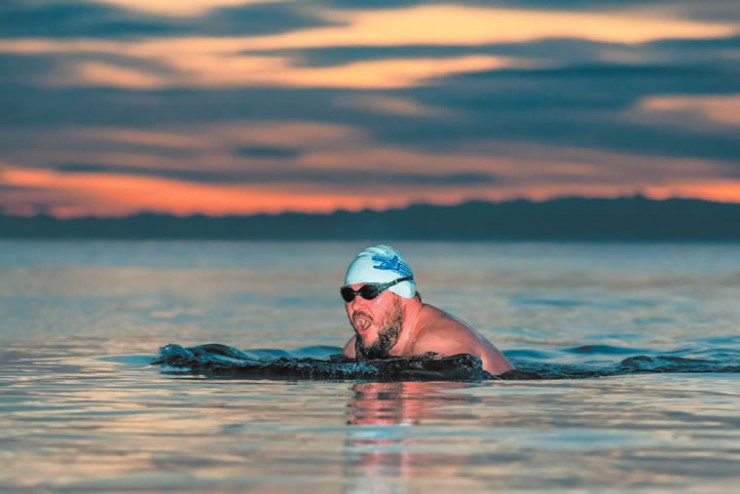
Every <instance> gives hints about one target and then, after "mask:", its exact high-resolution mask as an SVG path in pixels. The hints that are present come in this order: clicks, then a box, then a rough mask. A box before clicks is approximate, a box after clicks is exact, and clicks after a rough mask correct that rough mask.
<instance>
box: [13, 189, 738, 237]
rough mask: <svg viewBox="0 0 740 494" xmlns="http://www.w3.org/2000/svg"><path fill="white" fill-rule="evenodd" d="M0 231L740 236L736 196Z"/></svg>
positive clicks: (139, 220) (88, 221)
mask: <svg viewBox="0 0 740 494" xmlns="http://www.w3.org/2000/svg"><path fill="white" fill-rule="evenodd" d="M0 238H27V239H30V238H44V239H83V238H91V239H92V238H95V239H229V240H242V239H243V240H293V239H296V240H297V239H316V240H349V239H369V240H377V239H388V240H631V241H642V240H740V204H730V203H715V202H707V201H699V200H687V199H671V200H666V201H654V200H650V199H646V198H643V197H639V196H637V197H631V198H622V199H585V198H567V199H556V200H551V201H546V202H531V201H525V200H517V201H510V202H501V203H491V202H468V203H464V204H460V205H456V206H433V205H412V206H409V207H407V208H404V209H393V210H388V211H370V210H365V211H360V212H356V213H351V212H347V211H337V212H335V213H332V214H322V215H318V214H302V213H285V214H279V215H255V216H225V217H211V216H201V215H195V216H188V217H177V216H170V215H163V214H151V213H145V214H137V215H134V216H129V217H124V218H76V219H68V220H62V219H57V218H53V217H51V216H45V215H42V216H35V217H30V218H29V217H17V216H2V215H0Z"/></svg>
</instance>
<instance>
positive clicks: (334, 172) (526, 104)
mask: <svg viewBox="0 0 740 494" xmlns="http://www.w3.org/2000/svg"><path fill="white" fill-rule="evenodd" d="M739 131H740V2H737V1H736V0H712V1H711V2H697V1H696V0H673V1H667V0H640V1H637V0H600V1H592V2H589V1H585V0H507V1H503V0H502V1H496V0H494V1H485V2H484V1H452V0H451V1H448V2H437V1H427V2H423V1H413V0H393V1H386V0H375V1H367V0H325V1H318V0H317V1H313V0H302V1H298V2H287V1H280V0H263V1H260V0H59V1H57V0H3V1H2V3H0V208H1V209H0V211H3V212H5V213H6V214H16V215H33V214H41V213H44V214H53V215H55V216H58V217H65V218H66V217H79V216H124V215H129V214H135V213H137V212H143V211H149V212H161V213H170V214H175V215H190V214H207V215H230V214H254V213H263V212H268V213H278V212H283V211H306V212H331V211H334V210H337V209H345V210H359V209H363V208H373V209H386V208H394V207H403V206H406V205H408V204H412V203H436V204H455V203H459V202H463V201H467V200H481V199H482V200H495V201H501V200H508V199H514V198H527V199H531V200H544V199H548V198H554V197H563V196H584V197H620V196H632V195H635V194H642V195H645V196H647V197H652V198H656V199H663V198H669V197H692V198H702V199H707V200H716V201H725V202H740V139H739V138H738V136H740V132H739Z"/></svg>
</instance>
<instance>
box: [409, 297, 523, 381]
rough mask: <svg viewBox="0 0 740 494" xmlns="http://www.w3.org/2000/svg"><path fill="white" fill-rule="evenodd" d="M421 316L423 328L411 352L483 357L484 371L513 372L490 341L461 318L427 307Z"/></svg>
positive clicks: (493, 372)
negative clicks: (463, 354)
mask: <svg viewBox="0 0 740 494" xmlns="http://www.w3.org/2000/svg"><path fill="white" fill-rule="evenodd" d="M421 315H422V317H421V318H420V321H419V323H420V324H421V325H422V327H421V330H420V331H419V333H418V335H417V337H416V339H415V340H414V343H413V347H412V348H411V353H413V354H415V355H423V354H424V353H428V352H434V353H437V354H439V355H443V356H449V355H457V354H460V353H467V354H471V355H475V356H477V357H480V359H481V360H482V362H483V368H484V369H485V370H486V371H488V372H490V373H491V374H494V375H496V374H502V373H504V372H506V371H508V370H511V369H512V366H511V364H510V363H509V362H508V360H506V357H504V356H503V355H502V354H501V352H499V351H498V349H497V348H496V347H495V346H493V344H492V343H491V342H489V341H488V340H486V339H485V338H484V337H483V336H482V335H480V334H478V332H476V331H475V330H473V328H471V327H470V326H468V325H467V324H465V323H464V322H462V321H460V320H459V319H456V318H455V317H452V316H451V315H449V314H447V313H446V312H444V311H442V310H440V309H438V308H436V307H434V306H431V305H425V306H424V308H423V309H422V314H421Z"/></svg>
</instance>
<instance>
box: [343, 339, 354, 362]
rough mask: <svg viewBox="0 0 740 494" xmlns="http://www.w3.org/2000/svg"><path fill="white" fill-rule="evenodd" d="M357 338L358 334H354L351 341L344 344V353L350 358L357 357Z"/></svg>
mask: <svg viewBox="0 0 740 494" xmlns="http://www.w3.org/2000/svg"><path fill="white" fill-rule="evenodd" d="M356 339H357V335H355V336H353V337H352V338H350V339H349V341H348V342H347V343H346V344H345V345H344V348H343V349H342V355H344V356H345V357H349V358H355V340H356Z"/></svg>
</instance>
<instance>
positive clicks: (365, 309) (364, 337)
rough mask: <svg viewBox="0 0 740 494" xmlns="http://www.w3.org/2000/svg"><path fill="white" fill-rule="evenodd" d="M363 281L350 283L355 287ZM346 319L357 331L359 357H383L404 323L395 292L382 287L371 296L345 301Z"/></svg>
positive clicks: (392, 345)
mask: <svg viewBox="0 0 740 494" xmlns="http://www.w3.org/2000/svg"><path fill="white" fill-rule="evenodd" d="M363 284H364V283H356V284H354V285H349V286H350V287H351V288H352V289H353V290H358V289H359V288H360V287H361V286H362V285H363ZM344 306H345V309H346V310H347V317H349V322H350V324H352V327H353V328H354V330H355V333H356V334H357V342H356V344H355V350H356V357H357V359H358V360H367V359H376V358H386V357H388V356H389V352H390V350H391V348H393V347H394V346H395V344H396V343H397V342H398V336H399V335H400V333H401V325H402V324H403V310H402V307H401V300H400V297H399V296H398V295H396V294H395V293H393V292H391V291H390V290H385V291H383V292H382V293H381V294H380V295H378V296H377V297H375V298H374V299H372V300H366V299H364V298H362V297H361V296H359V295H356V296H355V299H354V300H353V301H352V302H347V303H345V304H344Z"/></svg>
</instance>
